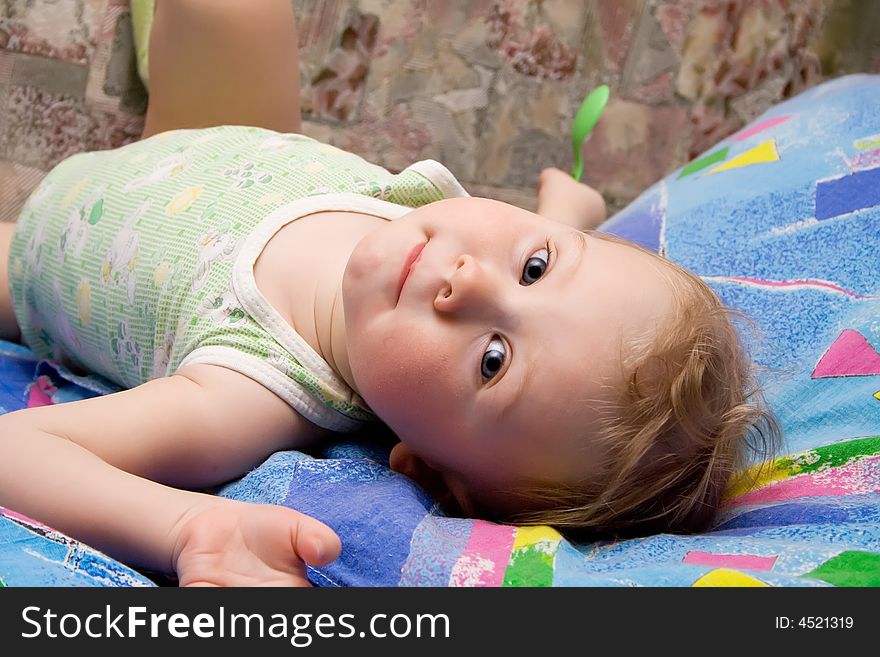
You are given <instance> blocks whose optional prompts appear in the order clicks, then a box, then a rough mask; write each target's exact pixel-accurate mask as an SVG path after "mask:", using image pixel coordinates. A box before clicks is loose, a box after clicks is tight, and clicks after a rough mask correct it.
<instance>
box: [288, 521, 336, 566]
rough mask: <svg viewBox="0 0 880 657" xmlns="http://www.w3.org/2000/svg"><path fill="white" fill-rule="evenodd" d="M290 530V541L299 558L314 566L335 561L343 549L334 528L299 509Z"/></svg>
mask: <svg viewBox="0 0 880 657" xmlns="http://www.w3.org/2000/svg"><path fill="white" fill-rule="evenodd" d="M293 514H294V516H295V518H294V520H293V524H292V526H291V531H290V542H291V545H292V546H293V549H294V550H295V551H296V553H297V554H298V555H299V558H300V559H302V560H303V561H305V562H306V563H308V564H311V565H312V566H325V565H327V564H328V563H330V562H331V561H335V560H336V559H337V558H338V557H339V553H340V552H341V551H342V543H341V541H340V540H339V537H338V536H337V535H336V532H334V531H333V530H332V529H330V528H329V527H328V526H327V525H325V524H324V523H323V522H320V521H318V520H315V519H314V518H312V517H310V516H307V515H305V514H303V513H299V512H298V511H293Z"/></svg>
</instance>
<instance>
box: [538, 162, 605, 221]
mask: <svg viewBox="0 0 880 657" xmlns="http://www.w3.org/2000/svg"><path fill="white" fill-rule="evenodd" d="M538 214H540V215H541V216H544V217H547V218H548V219H553V220H555V221H560V222H562V223H564V224H568V225H569V226H571V227H572V228H577V229H578V230H592V229H593V228H596V227H598V226H599V224H601V223H602V222H603V221H605V217H606V214H607V211H606V208H605V200H604V199H603V198H602V195H601V194H600V193H599V192H597V191H596V190H595V189H593V188H592V187H589V186H588V185H584V184H583V183H579V182H577V181H576V180H575V179H574V178H572V177H571V176H569V175H568V174H567V173H565V172H564V171H560V170H559V169H554V168H549V169H544V170H543V171H542V172H541V176H540V178H539V179H538Z"/></svg>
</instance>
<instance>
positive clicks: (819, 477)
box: [0, 75, 880, 586]
mask: <svg viewBox="0 0 880 657" xmlns="http://www.w3.org/2000/svg"><path fill="white" fill-rule="evenodd" d="M878 106H880V76H866V75H856V76H849V77H845V78H839V79H837V80H834V81H831V82H828V83H825V84H823V85H821V86H819V87H815V88H813V89H811V90H809V91H807V92H806V93H804V94H802V95H800V96H799V97H797V98H795V99H793V100H790V101H788V102H785V103H783V104H780V105H778V106H777V107H775V108H773V109H771V110H770V111H768V112H767V113H766V114H764V115H763V116H761V117H759V118H758V119H757V120H756V121H755V122H754V123H753V124H752V125H750V126H748V127H747V128H746V129H744V130H742V131H741V132H739V133H737V134H735V135H733V136H731V137H730V138H728V139H726V140H724V141H723V142H722V143H720V144H718V145H717V147H715V148H713V149H711V150H710V151H709V152H707V153H706V154H705V155H703V156H702V157H700V158H698V159H696V160H694V161H693V162H691V163H689V164H688V165H686V166H685V167H683V168H682V169H681V170H679V171H676V172H675V173H673V174H672V175H670V176H669V177H667V178H666V179H664V180H662V181H660V182H658V183H657V184H655V185H654V186H653V187H651V188H650V189H648V190H647V191H646V192H645V193H644V194H643V195H642V196H640V197H639V198H638V199H637V200H636V201H635V202H633V203H632V204H631V205H630V206H629V207H628V208H626V209H625V210H623V211H622V212H620V213H619V214H618V215H616V216H615V217H613V218H612V219H611V220H610V221H608V222H607V223H606V224H605V225H604V226H603V230H607V231H609V232H612V233H615V234H618V235H621V236H624V237H627V238H629V239H632V240H634V241H636V242H638V243H640V244H643V245H644V246H647V247H648V248H652V249H655V250H657V251H660V252H662V253H664V254H665V255H666V256H667V257H669V258H671V259H672V260H675V261H676V262H679V263H680V264H682V265H684V266H685V267H687V268H689V269H691V270H692V271H694V272H696V273H697V274H699V275H700V276H702V277H703V278H704V280H706V281H707V282H708V283H709V284H710V285H711V286H712V287H713V288H714V289H715V290H716V292H717V293H718V294H719V295H720V296H721V297H722V299H723V300H724V301H725V303H726V304H728V305H730V306H732V307H735V308H739V309H741V310H743V311H745V312H746V313H747V314H749V315H750V316H751V317H753V318H754V319H755V320H756V321H757V322H758V325H759V327H760V331H758V332H756V334H755V335H754V336H749V340H750V347H751V351H752V353H753V355H754V358H755V360H756V361H757V362H758V363H759V364H760V365H761V366H762V368H763V369H762V380H763V384H764V386H765V390H766V394H767V397H768V400H769V402H770V404H771V406H772V407H773V409H774V410H775V412H776V413H777V415H778V417H779V419H780V421H781V423H782V426H783V428H784V431H785V438H786V450H785V452H786V455H784V456H783V457H782V458H780V459H778V460H777V461H776V462H775V463H774V464H773V467H772V468H771V469H770V470H769V471H767V472H766V473H765V476H764V477H763V479H762V480H761V481H759V483H758V484H757V485H756V486H753V487H752V488H750V489H741V488H738V487H737V486H733V487H731V489H730V490H729V491H728V495H727V497H726V501H725V503H724V507H723V509H722V512H721V514H720V515H719V517H718V518H717V521H716V523H715V525H714V527H713V529H712V530H711V531H708V532H706V533H703V534H700V535H694V536H680V535H672V534H660V535H656V536H651V537H648V538H642V539H632V540H626V541H601V542H596V543H590V544H580V545H578V544H574V543H571V542H569V541H567V540H565V539H564V538H563V537H561V536H560V535H559V534H558V533H557V532H556V531H554V530H552V529H550V528H547V527H520V528H517V527H512V526H505V525H498V524H493V523H489V522H484V521H479V520H468V519H462V518H449V517H445V516H443V515H442V514H441V513H440V512H439V511H438V510H437V508H436V507H435V505H434V503H433V502H432V500H431V499H430V498H429V497H428V496H427V495H426V494H425V493H424V492H423V491H422V490H421V489H419V488H418V487H417V486H416V485H414V484H413V483H412V482H411V481H409V480H408V479H406V478H404V477H402V476H400V475H397V474H395V473H392V472H391V471H390V470H389V469H388V468H387V446H381V445H354V444H350V443H344V442H340V443H336V444H333V445H330V446H329V447H328V448H327V449H326V450H325V451H324V452H323V453H322V454H320V455H319V458H315V457H312V456H308V455H306V454H302V453H299V452H279V453H277V454H275V455H273V456H272V457H271V458H270V459H268V460H267V461H266V462H265V463H264V464H262V465H261V466H260V467H258V468H256V469H255V470H253V471H252V472H251V473H249V474H248V475H246V476H245V477H243V478H242V479H241V480H239V481H236V482H233V483H231V484H229V485H227V486H225V487H224V488H222V489H221V490H220V491H219V492H220V494H222V495H226V496H229V497H233V498H237V499H242V500H250V501H255V502H268V503H277V504H286V505H289V506H292V507H294V508H297V509H299V510H301V511H303V512H305V513H309V514H311V515H314V516H315V517H317V518H319V519H321V520H323V521H324V522H326V523H328V524H329V525H330V526H332V527H333V528H334V529H336V531H337V532H338V533H339V535H340V536H341V538H342V541H343V545H344V549H343V554H342V557H341V558H340V559H339V560H337V561H336V562H334V563H332V564H330V565H328V566H327V567H325V568H321V569H311V570H310V573H309V575H310V579H311V580H312V582H314V583H315V584H317V585H323V586H358V585H379V586H398V585H399V586H571V585H574V586H640V585H648V586H718V585H735V586H829V585H833V586H862V585H873V586H876V585H880V274H878V272H880V114H878V112H877V107H878ZM108 391H110V388H109V387H108V386H107V385H106V384H105V383H103V382H101V381H100V380H97V379H94V378H92V377H87V378H77V377H74V376H72V375H71V374H70V373H69V372H66V371H65V370H63V369H62V368H58V367H56V366H53V365H51V364H49V363H40V364H37V362H36V361H35V360H34V359H33V358H32V357H30V356H29V354H28V353H27V352H26V350H23V349H22V348H20V347H16V346H15V345H9V344H4V345H2V349H0V406H2V407H5V408H6V409H7V410H12V409H14V408H19V407H22V406H24V405H34V404H45V403H59V402H63V401H66V400H68V399H73V398H79V397H82V396H90V395H95V394H102V393H105V392H108ZM86 554H87V555H88V559H84V558H82V557H81V555H86ZM84 562H88V563H89V564H90V565H89V567H88V568H87V569H84V568H83V566H82V564H83V563H84ZM96 563H100V569H99V570H100V572H98V571H97V570H95V566H93V565H91V564H96ZM65 571H66V572H65ZM0 578H2V580H3V581H5V582H6V583H7V584H10V585H11V584H20V583H31V584H40V583H42V584H51V585H60V584H81V583H89V584H111V585H130V584H135V583H137V584H142V583H145V582H146V580H145V579H144V578H142V577H141V576H140V575H138V574H137V573H134V572H132V571H129V570H128V569H126V568H124V567H123V566H121V565H120V564H117V563H115V562H113V561H112V560H110V559H107V558H102V557H100V555H96V553H94V552H93V551H91V550H89V549H88V548H85V547H83V546H81V545H79V544H77V543H76V542H75V541H71V540H70V539H66V538H64V537H61V536H60V535H58V534H57V533H55V532H52V531H51V530H48V529H47V528H43V527H40V526H38V525H36V524H34V523H31V522H28V521H26V520H24V519H22V518H20V517H18V516H15V515H10V514H6V515H4V516H2V517H0Z"/></svg>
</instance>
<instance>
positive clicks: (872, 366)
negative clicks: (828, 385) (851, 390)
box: [812, 329, 880, 379]
mask: <svg viewBox="0 0 880 657" xmlns="http://www.w3.org/2000/svg"><path fill="white" fill-rule="evenodd" d="M875 374H880V354H878V353H877V350H876V349H874V347H872V346H871V343H870V342H868V340H867V339H865V336H864V335H862V334H861V333H859V332H858V331H853V330H852V329H846V330H844V331H843V332H842V333H841V334H840V335H838V336H837V339H836V340H835V341H834V342H833V343H832V345H831V346H830V347H828V350H827V351H826V352H825V353H824V354H822V358H820V359H819V362H818V363H816V369H814V370H813V375H812V377H813V378H814V379H821V378H825V377H830V376H872V375H875Z"/></svg>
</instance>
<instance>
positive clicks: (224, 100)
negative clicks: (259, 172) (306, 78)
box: [143, 0, 300, 137]
mask: <svg viewBox="0 0 880 657" xmlns="http://www.w3.org/2000/svg"><path fill="white" fill-rule="evenodd" d="M149 66H150V99H149V105H148V108H147V117H146V125H145V127H144V133H143V137H149V136H151V135H154V134H156V133H159V132H164V131H165V130H174V129H178V128H206V127H210V126H216V125H252V126H258V127H262V128H269V129H272V130H277V131H279V132H299V131H300V102H299V44H298V39H297V34H296V20H295V16H294V13H293V7H292V3H291V1H290V0H259V2H243V1H242V0H158V1H157V3H156V15H155V18H154V21H153V27H152V30H151V32H150V63H149Z"/></svg>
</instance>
